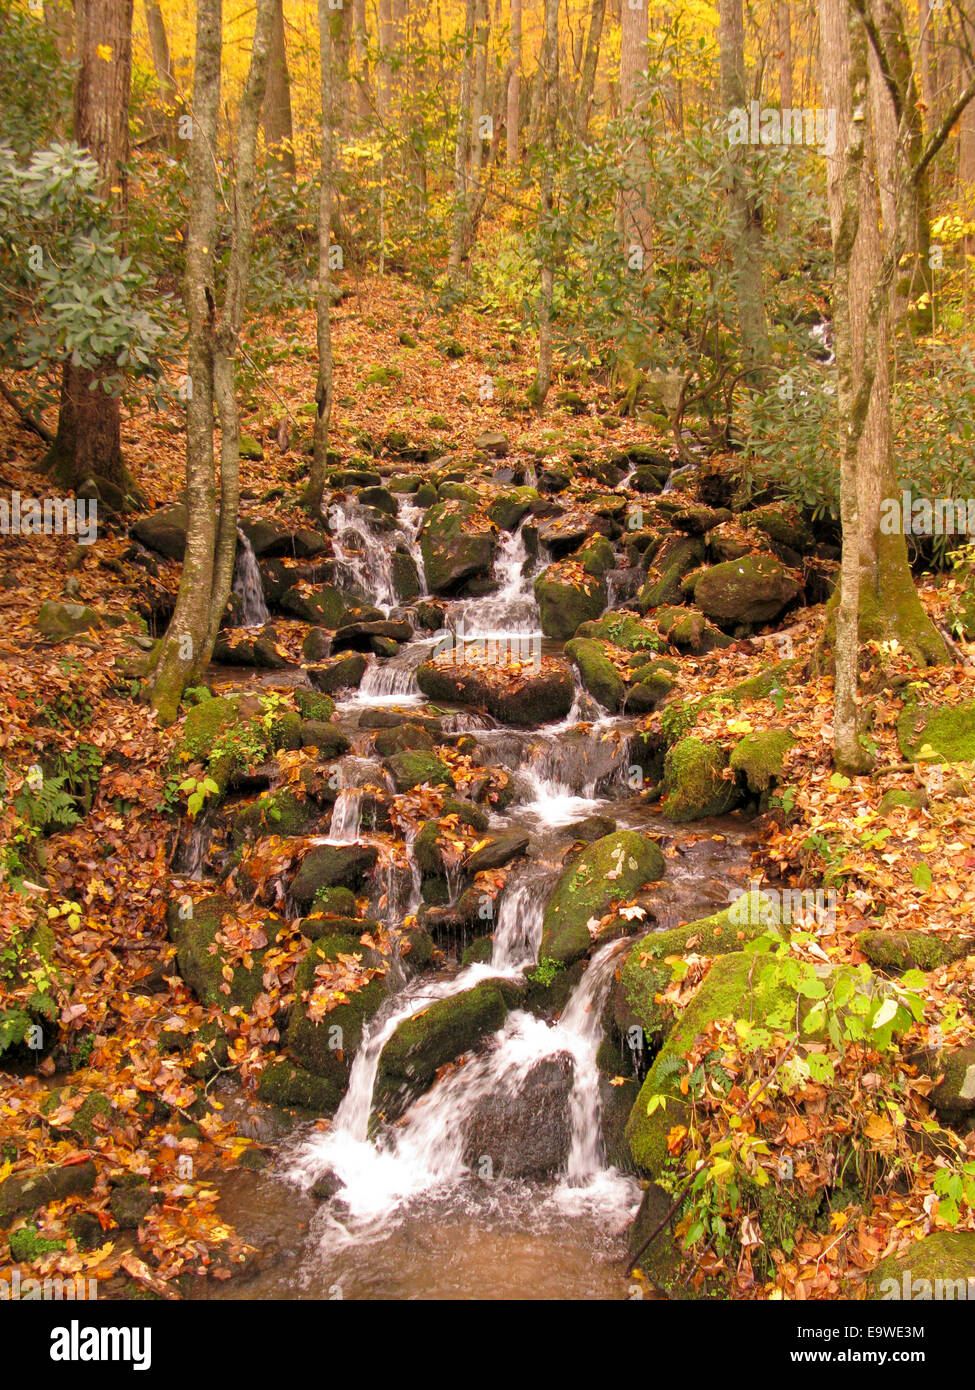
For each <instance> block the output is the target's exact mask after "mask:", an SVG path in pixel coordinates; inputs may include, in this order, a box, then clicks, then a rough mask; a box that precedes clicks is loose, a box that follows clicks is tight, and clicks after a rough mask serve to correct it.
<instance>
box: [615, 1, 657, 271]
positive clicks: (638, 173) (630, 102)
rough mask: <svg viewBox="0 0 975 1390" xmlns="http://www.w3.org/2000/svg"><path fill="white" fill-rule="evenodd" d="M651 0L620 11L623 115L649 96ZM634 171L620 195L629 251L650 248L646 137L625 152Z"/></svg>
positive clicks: (640, 106) (632, 112) (625, 4)
mask: <svg viewBox="0 0 975 1390" xmlns="http://www.w3.org/2000/svg"><path fill="white" fill-rule="evenodd" d="M648 18H649V15H648V10H647V0H623V4H622V9H621V11H620V116H621V117H622V118H623V119H626V117H627V116H638V115H641V114H642V112H643V110H644V107H645V104H646V103H645V100H644V94H643V91H642V85H643V80H644V79H643V74H644V72H645V71H646V66H647V35H648V27H647V24H648ZM624 158H625V163H626V166H627V168H628V169H629V171H630V179H629V182H630V183H631V184H633V185H635V186H634V187H630V188H627V189H625V190H624V191H623V193H622V194H621V195H620V205H619V209H618V218H619V227H620V231H621V232H622V236H623V246H624V250H625V252H626V253H627V254H629V250H630V248H631V247H632V246H635V245H639V246H642V247H643V249H644V250H646V249H647V246H648V245H649V241H650V235H649V231H650V218H649V216H648V213H647V207H646V199H645V196H644V185H645V182H646V163H647V160H646V148H645V146H644V143H643V140H642V138H640V137H637V138H636V139H634V140H633V142H632V144H631V145H630V147H629V149H628V151H627V152H626V155H625V157H624Z"/></svg>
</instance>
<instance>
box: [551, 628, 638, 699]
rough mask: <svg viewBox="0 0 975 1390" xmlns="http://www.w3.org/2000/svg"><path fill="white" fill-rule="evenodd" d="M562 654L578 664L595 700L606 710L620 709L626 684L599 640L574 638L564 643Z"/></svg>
mask: <svg viewBox="0 0 975 1390" xmlns="http://www.w3.org/2000/svg"><path fill="white" fill-rule="evenodd" d="M565 654H566V656H568V657H570V658H571V659H572V660H573V661H574V662H575V664H576V665H577V666H578V668H579V677H580V679H581V681H582V684H583V685H584V686H585V688H586V690H588V691H589V694H590V695H591V696H592V697H593V699H594V700H598V701H599V703H600V704H601V705H603V706H604V707H605V708H606V709H608V710H618V709H620V708H622V705H623V702H624V700H625V698H626V685H625V684H624V681H623V677H622V676H621V675H620V673H619V671H618V670H617V669H616V667H615V666H614V665H613V662H612V661H611V660H610V658H609V656H608V654H607V652H606V648H605V647H604V646H603V644H602V643H601V642H597V641H596V640H595V639H593V638H590V637H575V638H573V639H572V641H571V642H567V643H566V644H565Z"/></svg>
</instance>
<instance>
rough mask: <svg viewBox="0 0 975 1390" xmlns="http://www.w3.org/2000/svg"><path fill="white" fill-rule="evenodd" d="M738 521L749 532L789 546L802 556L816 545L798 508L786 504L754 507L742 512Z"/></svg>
mask: <svg viewBox="0 0 975 1390" xmlns="http://www.w3.org/2000/svg"><path fill="white" fill-rule="evenodd" d="M738 521H739V523H740V525H742V526H745V527H747V528H748V529H749V530H751V531H758V532H759V533H760V534H762V535H765V536H768V538H769V540H772V541H775V542H776V544H777V545H785V546H788V547H789V549H790V550H795V551H797V552H798V553H799V554H800V555H803V554H805V552H806V551H807V550H811V549H812V546H813V545H814V543H815V537H814V536H813V533H812V531H810V529H809V527H808V526H807V525H806V522H805V520H804V519H803V517H802V515H801V514H800V512H799V509H798V507H794V506H790V505H789V504H788V503H785V502H771V503H769V504H768V506H765V507H753V508H752V509H751V511H747V512H742V513H741V514H740V515H739V517H738Z"/></svg>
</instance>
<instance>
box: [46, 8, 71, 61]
mask: <svg viewBox="0 0 975 1390" xmlns="http://www.w3.org/2000/svg"><path fill="white" fill-rule="evenodd" d="M73 9H74V6H73V4H72V0H44V23H45V24H46V25H47V27H48V29H50V31H51V33H52V34H53V35H54V43H55V47H56V48H57V50H58V55H59V56H60V58H61V60H62V62H65V63H70V62H71V59H72V58H73V57H74V53H75V20H74V14H73Z"/></svg>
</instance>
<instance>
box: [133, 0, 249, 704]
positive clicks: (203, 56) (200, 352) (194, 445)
mask: <svg viewBox="0 0 975 1390" xmlns="http://www.w3.org/2000/svg"><path fill="white" fill-rule="evenodd" d="M273 3H274V0H258V6H257V20H256V25H255V31H254V39H253V45H252V51H251V62H250V67H249V69H248V73H247V79H246V82H245V85H244V91H243V94H242V96H241V102H240V115H239V122H238V135H237V149H236V159H235V171H236V178H235V180H234V184H233V187H232V190H231V193H232V226H231V238H230V254H229V260H228V267H227V278H226V285H225V293H224V303H223V307H222V309H218V305H217V285H216V274H215V269H216V267H215V259H214V247H215V246H216V242H217V167H216V161H215V160H214V157H213V153H214V151H215V150H216V149H217V140H218V118H219V111H220V56H221V46H222V35H223V17H222V0H199V4H198V7H197V29H196V63H195V71H194V79H193V121H194V126H193V139H192V141H191V144H190V213H189V223H188V232H187V240H186V275H185V299H186V312H187V324H188V340H189V343H188V349H187V366H188V376H189V387H190V389H189V393H188V399H187V412H186V501H187V513H188V516H187V531H186V553H185V556H184V559H183V570H182V574H181V575H180V586H179V593H178V595H177V598H176V607H175V610H174V612H173V617H172V619H171V621H170V624H169V627H168V628H167V630H166V633H165V636H164V637H163V639H162V641H161V642H160V643H159V645H158V647H157V649H156V652H155V662H154V669H153V671H152V675H151V678H150V682H149V695H150V699H151V701H152V705H153V708H154V709H155V710H156V712H157V714H158V716H159V719H160V722H162V723H171V722H172V721H173V720H174V719H175V718H176V714H177V712H178V709H179V701H180V698H181V696H182V693H183V690H184V689H185V687H186V685H187V684H189V683H190V681H191V680H194V679H200V678H201V677H202V675H203V673H204V672H205V670H206V667H207V665H208V664H209V661H210V657H211V655H212V652H213V646H214V643H215V641H216V638H217V632H218V629H219V626H220V622H221V620H222V618H223V615H224V612H225V611H226V606H227V599H228V597H229V595H230V586H231V582H232V580H233V566H234V556H235V553H236V537H237V509H238V502H239V472H240V454H239V423H238V416H237V404H236V397H235V390H234V361H235V357H236V352H237V345H238V340H239V337H240V331H241V327H242V324H243V315H244V309H245V305H246V300H247V283H248V279H249V272H250V256H251V245H252V240H253V210H254V181H255V166H256V151H257V131H258V123H259V120H260V113H261V105H262V102H263V98H264V89H265V85H266V82H267V67H268V53H269V48H270V36H271V23H272V18H273V16H272V6H273ZM214 405H216V408H217V414H218V417H219V420H220V430H221V450H220V485H219V509H218V505H217V498H218V492H217V478H216V471H215V461H214V433H213V428H214V425H213V409H214Z"/></svg>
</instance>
